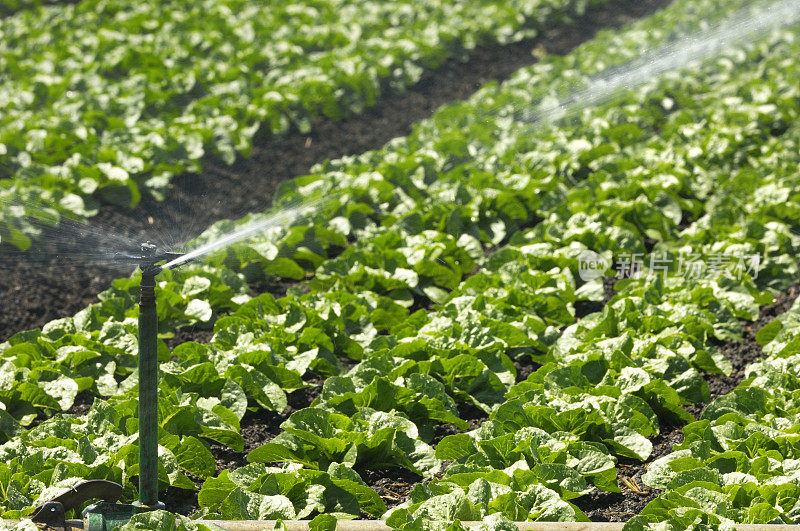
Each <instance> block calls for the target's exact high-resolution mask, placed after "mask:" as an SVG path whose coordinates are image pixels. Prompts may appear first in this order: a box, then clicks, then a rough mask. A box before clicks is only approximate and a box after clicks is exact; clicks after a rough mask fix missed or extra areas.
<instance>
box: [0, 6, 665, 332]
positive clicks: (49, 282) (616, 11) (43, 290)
mask: <svg viewBox="0 0 800 531" xmlns="http://www.w3.org/2000/svg"><path fill="white" fill-rule="evenodd" d="M670 1H671V0H646V1H636V0H624V1H620V2H613V3H612V5H599V6H594V7H590V8H589V9H588V11H587V13H586V14H585V15H583V16H581V17H580V18H578V19H577V20H576V21H575V22H574V23H570V24H560V25H554V26H553V27H551V28H550V29H548V31H547V32H546V33H545V34H544V35H542V36H539V37H537V38H533V39H525V40H523V41H520V42H517V43H513V44H508V45H505V46H493V47H486V46H484V47H479V48H476V49H475V50H473V51H472V53H470V56H469V59H468V60H467V61H466V62H461V61H457V60H449V61H447V62H446V63H445V64H443V65H442V66H441V67H440V68H438V69H436V70H432V71H429V72H426V73H424V74H423V75H422V78H421V79H420V81H419V82H418V83H417V84H416V85H414V86H412V87H410V88H409V89H408V90H407V91H405V92H401V93H397V92H395V93H390V94H386V95H384V96H382V97H381V99H380V100H379V101H378V102H376V104H375V105H374V106H373V107H370V108H368V109H366V110H365V111H364V112H363V113H361V114H359V115H356V116H353V117H350V118H346V119H344V120H340V121H334V120H331V119H328V118H318V119H317V120H316V122H315V123H314V125H313V127H312V128H311V131H310V132H309V133H306V134H302V133H300V132H299V131H297V130H296V129H295V130H293V131H291V132H290V133H289V134H288V135H287V136H286V137H285V138H282V139H277V140H276V139H270V138H264V136H263V135H262V136H261V137H257V138H256V139H254V146H253V152H252V155H251V156H250V157H248V158H243V157H238V158H237V159H236V162H235V163H234V164H233V165H232V166H229V165H227V164H226V163H225V162H223V161H221V160H220V159H219V158H217V157H215V156H212V155H208V156H206V157H204V159H203V161H202V163H201V165H202V167H203V168H204V170H203V172H202V173H199V174H182V175H180V176H178V177H176V178H175V179H174V180H173V181H172V183H171V184H170V187H169V192H168V195H167V198H166V199H165V200H164V202H163V203H162V202H159V201H156V200H154V199H153V198H152V197H150V196H145V197H144V198H143V199H142V203H141V204H139V205H138V206H137V207H135V208H132V209H125V208H120V207H116V206H104V207H101V209H100V213H99V214H98V215H97V216H96V217H94V218H92V220H91V222H90V224H91V225H92V226H95V227H98V229H99V230H93V231H89V232H88V234H85V231H82V230H79V229H76V228H74V227H73V226H72V225H69V226H68V227H66V228H60V229H58V230H54V231H49V230H48V231H46V233H47V234H48V236H46V237H45V238H43V240H44V245H45V249H46V254H45V256H44V257H37V256H35V255H34V256H31V253H26V252H22V251H17V250H15V249H14V248H13V247H10V246H8V245H3V246H2V247H0V272H1V273H2V282H0V300H3V301H9V302H12V303H10V304H3V305H0V342H1V341H5V340H6V339H8V337H10V336H11V335H12V334H14V333H16V332H17V331H19V330H27V329H30V328H35V327H39V326H42V325H43V324H45V323H47V322H49V321H52V320H53V319H57V318H59V317H63V316H66V315H72V314H74V313H75V312H77V311H79V310H81V309H82V308H84V307H86V306H87V305H88V304H91V303H92V302H95V301H96V296H97V294H98V293H99V292H101V291H103V290H104V289H106V288H107V287H108V285H109V283H110V282H111V280H113V279H114V278H118V277H120V276H123V275H124V274H127V273H126V271H125V269H120V268H112V267H109V265H108V264H106V263H103V262H96V261H94V262H93V260H92V259H93V257H94V256H95V254H94V253H93V250H94V249H97V248H104V247H105V246H109V245H110V246H111V247H112V248H116V247H117V246H118V245H119V242H118V241H117V239H116V238H115V237H113V236H112V237H109V236H108V234H121V235H124V236H127V237H130V238H133V239H135V240H137V241H140V240H147V239H153V240H155V241H156V242H157V243H163V244H165V245H168V246H169V245H175V244H181V243H183V242H185V241H186V240H187V239H189V238H191V237H194V236H196V235H197V234H198V233H199V232H201V231H202V230H203V229H205V228H206V227H207V226H208V225H209V224H211V223H213V222H215V221H218V220H220V219H235V218H238V217H241V216H243V215H244V214H245V213H247V212H258V211H261V210H263V209H264V207H265V205H269V204H270V202H271V200H272V196H273V194H274V192H275V189H276V187H277V186H278V184H279V183H281V182H282V181H285V180H287V179H290V178H292V177H295V176H297V175H303V174H305V173H307V172H309V170H310V169H311V167H312V166H313V165H314V164H317V163H319V162H322V161H324V160H326V159H336V158H339V157H342V156H345V155H352V154H358V153H361V152H363V151H366V150H370V149H377V148H379V147H380V146H382V145H383V144H385V143H386V142H387V141H388V140H390V139H392V138H394V137H397V136H401V135H406V134H408V133H409V131H410V128H411V126H412V125H413V124H414V123H415V122H418V121H419V120H421V119H424V118H427V117H429V116H430V115H431V114H433V112H434V111H435V110H436V109H437V108H439V107H440V106H441V105H443V104H445V103H449V102H452V101H457V100H461V99H464V98H466V97H468V96H469V95H470V94H472V93H473V92H474V91H475V90H476V89H477V88H479V87H480V86H482V85H483V84H485V83H487V82H488V81H491V80H499V81H502V80H504V79H506V78H507V77H508V76H509V75H510V74H512V73H513V72H515V71H516V70H518V69H519V68H520V67H522V66H525V65H529V64H531V63H533V62H535V61H536V56H535V55H534V53H532V52H536V53H537V54H538V53H545V52H547V53H552V54H557V55H561V54H566V53H568V52H569V51H570V50H571V49H572V48H574V47H575V46H577V45H579V44H580V43H582V42H584V41H586V40H588V39H590V38H591V37H592V36H593V35H594V34H595V33H596V32H597V31H598V30H600V29H603V28H614V27H620V26H622V25H624V24H627V23H629V22H631V21H632V20H635V19H636V18H639V17H643V16H646V15H648V14H650V13H653V12H655V11H656V10H657V9H659V8H662V7H664V6H666V5H668V4H669V3H670ZM232 190H235V191H236V193H231V191H232ZM87 239H88V241H86V240H87ZM76 240H79V245H76ZM81 251H85V254H86V255H87V256H83V255H82V254H81ZM87 261H88V265H89V267H87V264H86V263H85V262H87ZM263 288H264V287H262V286H257V289H259V292H261V291H268V292H270V293H276V291H277V292H278V293H279V292H280V290H281V289H283V288H281V287H279V286H278V287H273V286H266V289H263ZM284 292H285V291H284Z"/></svg>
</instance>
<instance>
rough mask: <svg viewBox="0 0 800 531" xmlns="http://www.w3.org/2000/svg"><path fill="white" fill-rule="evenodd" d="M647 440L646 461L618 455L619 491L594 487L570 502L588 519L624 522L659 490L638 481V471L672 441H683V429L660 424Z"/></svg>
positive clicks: (670, 445) (654, 496) (639, 472)
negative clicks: (658, 430) (649, 448)
mask: <svg viewBox="0 0 800 531" xmlns="http://www.w3.org/2000/svg"><path fill="white" fill-rule="evenodd" d="M651 442H652V443H653V453H652V454H651V455H650V457H649V458H648V459H647V460H646V461H644V462H642V461H637V460H634V459H626V458H619V463H618V464H617V485H618V486H619V488H620V491H621V492H602V491H599V490H594V491H592V492H590V493H589V494H586V495H584V496H581V497H580V498H576V499H574V500H571V502H572V503H574V504H575V505H576V506H577V507H578V508H579V509H580V510H582V511H583V512H584V513H586V516H588V517H589V519H590V520H591V521H592V522H625V521H627V520H628V519H630V518H631V517H633V516H635V515H637V514H639V513H640V512H641V510H642V509H644V507H645V505H647V504H648V503H650V502H651V501H653V500H654V499H656V497H658V495H659V494H660V493H661V491H660V490H658V489H651V488H650V487H648V486H646V485H645V484H644V483H642V474H644V473H645V472H647V468H648V466H650V463H652V462H653V461H655V460H656V459H658V458H660V457H663V456H665V455H667V454H669V453H670V452H671V451H672V447H673V445H675V444H680V443H681V442H683V431H682V429H681V427H679V426H664V427H662V429H661V433H660V434H659V435H658V436H656V437H653V438H652V439H651Z"/></svg>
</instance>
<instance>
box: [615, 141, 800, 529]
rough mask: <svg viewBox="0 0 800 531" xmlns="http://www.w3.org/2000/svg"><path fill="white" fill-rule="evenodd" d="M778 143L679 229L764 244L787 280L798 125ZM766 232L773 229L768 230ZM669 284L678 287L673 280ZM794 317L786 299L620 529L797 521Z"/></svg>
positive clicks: (713, 241) (799, 447)
mask: <svg viewBox="0 0 800 531" xmlns="http://www.w3.org/2000/svg"><path fill="white" fill-rule="evenodd" d="M780 140H781V142H780V144H779V145H774V146H769V147H765V149H764V150H763V151H764V154H765V155H766V156H764V157H762V158H759V159H753V160H752V167H751V168H750V169H749V171H748V173H747V176H746V177H745V179H743V180H744V181H745V182H738V179H737V180H734V179H735V178H736V177H733V178H732V179H731V180H730V181H728V182H724V183H720V184H722V185H723V189H724V190H725V191H724V192H723V193H721V194H719V200H718V202H717V206H716V207H715V209H714V212H713V213H711V215H710V216H709V221H708V223H707V224H705V226H699V227H698V230H696V231H693V232H692V233H690V234H687V236H688V238H687V240H689V241H692V244H693V245H698V244H700V245H703V246H704V247H705V250H706V252H707V253H710V252H711V251H712V250H714V249H720V248H725V247H727V248H729V249H735V250H739V249H745V250H751V249H754V248H757V247H760V246H762V245H765V244H766V248H765V249H762V251H767V252H769V253H770V254H772V255H773V256H775V257H776V258H777V259H778V260H777V261H776V262H775V265H776V266H779V267H782V268H783V269H784V270H786V271H791V272H792V273H793V275H792V277H794V278H795V279H796V276H797V275H796V272H795V270H794V268H793V263H794V260H795V257H796V256H797V250H798V249H797V246H798V243H800V236H798V233H797V228H798V227H797V224H796V217H795V216H796V211H797V208H798V206H799V205H798V202H797V196H796V194H795V193H794V192H793V190H794V189H795V187H796V186H797V179H798V175H797V167H798V164H800V157H798V154H797V153H798V151H797V149H798V146H800V130H798V128H797V127H796V126H795V127H793V129H792V130H790V131H789V132H787V133H786V134H784V135H783V136H782V137H781V139H780ZM756 175H757V176H759V177H758V178H755V176H756ZM765 229H766V230H765ZM775 229H779V230H778V231H777V232H772V231H774V230H775ZM768 279H769V280H772V278H770V277H768ZM782 284H783V285H785V281H784V282H783V283H782ZM676 287H678V288H679V289H685V287H684V286H681V285H680V283H676ZM799 313H800V306H799V305H798V304H797V303H795V304H794V306H793V307H792V308H791V309H790V310H789V311H788V312H786V313H785V314H783V315H781V316H779V317H778V318H776V319H775V320H773V321H772V322H770V323H769V324H768V325H766V326H765V327H763V328H761V329H760V330H759V331H758V332H757V334H756V339H757V341H758V343H759V344H761V345H762V346H763V351H764V353H765V354H766V356H767V357H766V359H765V360H764V361H759V362H757V363H754V364H753V365H751V366H750V367H748V368H747V369H746V371H745V380H744V381H743V382H742V383H741V384H740V385H739V386H738V387H737V388H736V389H734V390H733V391H732V392H731V393H729V394H727V395H724V396H721V397H719V398H717V399H716V400H715V401H714V402H713V403H711V404H710V405H709V406H708V407H707V408H706V409H705V410H704V411H703V413H702V415H701V417H700V420H698V421H696V422H693V423H691V424H689V425H687V426H686V427H685V428H684V430H683V432H684V440H683V442H682V443H681V444H679V445H676V447H675V448H674V449H673V452H672V453H671V454H668V455H667V456H665V457H662V458H660V459H658V460H656V461H654V462H653V463H652V464H651V466H650V468H649V469H648V472H647V473H646V474H645V475H644V476H643V478H642V479H643V481H644V482H645V483H646V484H647V485H649V486H651V487H653V488H658V489H664V490H665V492H664V493H663V494H661V495H660V496H659V497H658V498H656V499H655V500H654V501H653V502H651V503H650V504H649V505H648V506H647V507H645V509H644V510H643V511H642V513H641V515H640V516H637V517H635V518H634V519H632V520H631V521H630V522H629V523H628V524H627V528H628V529H644V528H648V527H649V526H651V525H669V526H671V527H672V528H675V529H678V528H681V529H683V528H691V527H693V526H710V527H719V526H725V525H730V524H732V523H764V524H766V523H770V524H788V523H797V522H798V521H800V503H798V501H797V500H798V494H799V493H800V491H799V490H798V462H800V436H799V435H798V433H800V416H799V415H798V407H797V404H798V402H797V397H798V393H800V382H799V381H798V378H797V375H798V363H800V357H799V356H798V348H797V345H798V341H796V337H795V331H796V328H797V324H798V314H799Z"/></svg>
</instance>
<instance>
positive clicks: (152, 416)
mask: <svg viewBox="0 0 800 531" xmlns="http://www.w3.org/2000/svg"><path fill="white" fill-rule="evenodd" d="M159 271H160V268H157V267H148V268H146V269H145V270H144V271H142V281H141V283H140V288H141V296H140V299H139V503H140V504H141V505H144V506H148V507H150V506H155V505H157V504H158V314H157V313H156V280H155V276H156V275H157V274H158V272H159Z"/></svg>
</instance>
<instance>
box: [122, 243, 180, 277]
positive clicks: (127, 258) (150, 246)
mask: <svg viewBox="0 0 800 531" xmlns="http://www.w3.org/2000/svg"><path fill="white" fill-rule="evenodd" d="M180 256H182V254H181V253H174V252H170V251H164V252H159V250H158V247H157V246H156V244H154V243H153V242H151V241H149V240H148V241H146V242H144V243H142V244H141V245H140V246H139V251H138V252H137V253H124V252H119V253H115V254H114V260H115V261H117V262H121V263H128V264H136V265H138V266H139V268H141V270H142V271H145V270H153V269H155V270H156V273H157V272H158V271H161V268H160V267H158V266H156V264H157V263H158V262H164V261H170V260H174V259H176V258H178V257H180Z"/></svg>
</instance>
